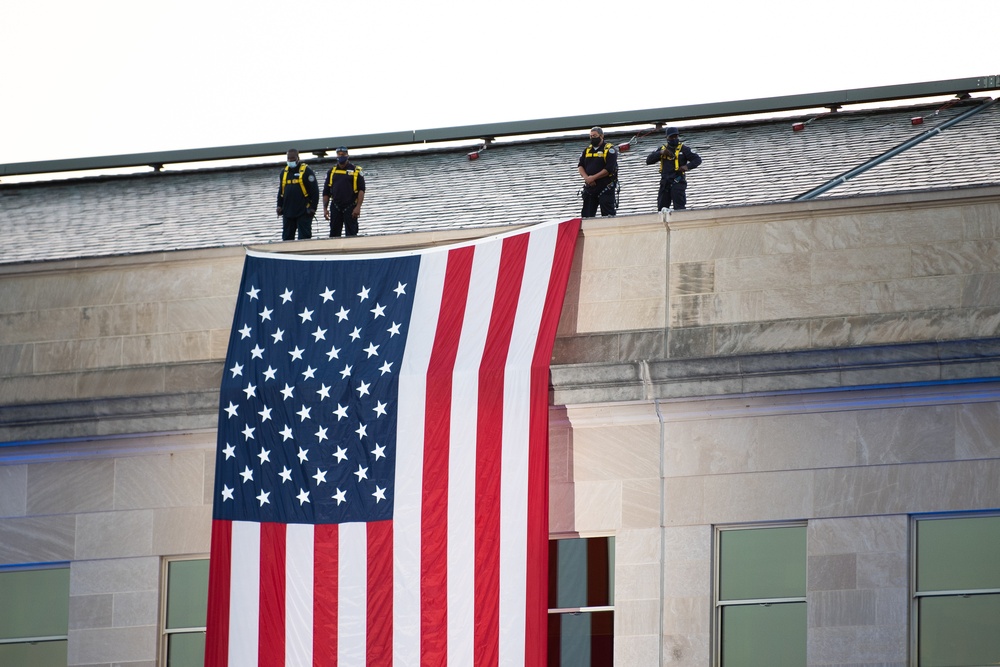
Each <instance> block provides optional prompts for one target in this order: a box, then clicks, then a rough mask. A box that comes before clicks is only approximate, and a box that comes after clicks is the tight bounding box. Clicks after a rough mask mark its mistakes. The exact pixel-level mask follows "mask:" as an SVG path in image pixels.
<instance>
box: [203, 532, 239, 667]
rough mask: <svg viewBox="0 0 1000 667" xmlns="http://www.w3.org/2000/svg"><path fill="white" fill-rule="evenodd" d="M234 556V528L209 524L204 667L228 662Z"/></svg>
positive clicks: (223, 664) (214, 666) (219, 666)
mask: <svg viewBox="0 0 1000 667" xmlns="http://www.w3.org/2000/svg"><path fill="white" fill-rule="evenodd" d="M232 556H233V524H232V522H231V521H220V520H217V519H216V520H213V521H212V559H211V560H210V561H209V567H208V627H207V632H206V641H205V667H226V664H227V663H228V662H229V590H230V581H229V579H230V576H231V572H230V569H229V566H230V564H231V560H232Z"/></svg>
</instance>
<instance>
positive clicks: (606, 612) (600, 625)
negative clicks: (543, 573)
mask: <svg viewBox="0 0 1000 667" xmlns="http://www.w3.org/2000/svg"><path fill="white" fill-rule="evenodd" d="M614 591H615V538H613V537H590V538H572V539H562V540H550V541H549V658H548V665H549V667H588V666H589V667H604V666H608V667H610V666H611V665H613V664H614V652H615V651H614V627H615V612H614V597H615V593H614Z"/></svg>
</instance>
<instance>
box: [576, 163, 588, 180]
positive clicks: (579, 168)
mask: <svg viewBox="0 0 1000 667" xmlns="http://www.w3.org/2000/svg"><path fill="white" fill-rule="evenodd" d="M577 169H578V170H579V171H580V178H582V179H584V180H587V171H586V170H585V169H584V168H583V166H579V167H577Z"/></svg>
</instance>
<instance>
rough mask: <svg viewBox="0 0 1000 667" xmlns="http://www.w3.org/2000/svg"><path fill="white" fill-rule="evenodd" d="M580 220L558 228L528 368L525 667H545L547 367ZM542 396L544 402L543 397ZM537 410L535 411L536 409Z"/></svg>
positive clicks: (571, 221) (547, 523) (547, 495)
mask: <svg viewBox="0 0 1000 667" xmlns="http://www.w3.org/2000/svg"><path fill="white" fill-rule="evenodd" d="M579 235H580V219H579V218H577V219H575V220H569V221H567V222H564V223H562V224H560V225H559V234H558V237H557V239H556V249H555V255H554V257H553V260H552V270H551V272H550V278H549V289H548V293H547V294H546V296H545V307H544V309H543V311H542V321H541V324H540V326H539V328H538V338H537V341H536V343H535V354H534V357H533V358H532V362H531V367H532V373H531V406H532V409H531V425H530V427H529V428H530V441H531V443H532V448H531V450H530V451H529V453H528V526H527V530H528V563H527V567H528V571H527V582H526V589H527V590H526V599H525V606H526V617H525V621H526V623H525V634H526V636H525V645H524V646H525V656H524V665H525V667H545V665H546V650H545V649H546V644H547V642H548V636H547V631H548V623H547V616H548V599H547V593H548V567H547V554H548V537H549V483H548V479H549V401H548V393H549V373H548V369H549V364H550V362H551V361H552V347H553V344H554V343H555V338H556V330H557V329H558V327H559V317H560V315H561V313H562V305H563V300H564V299H565V297H566V285H567V283H568V282H569V271H570V266H571V265H572V263H573V254H574V249H575V248H576V239H577V237H578V236H579ZM543 397H544V398H543ZM536 406H537V408H536Z"/></svg>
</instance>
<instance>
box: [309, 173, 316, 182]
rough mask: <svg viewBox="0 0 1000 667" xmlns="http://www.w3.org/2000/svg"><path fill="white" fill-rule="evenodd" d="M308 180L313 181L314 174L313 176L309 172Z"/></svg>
mask: <svg viewBox="0 0 1000 667" xmlns="http://www.w3.org/2000/svg"><path fill="white" fill-rule="evenodd" d="M309 180H310V182H311V181H315V180H316V177H315V176H313V175H312V174H309Z"/></svg>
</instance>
